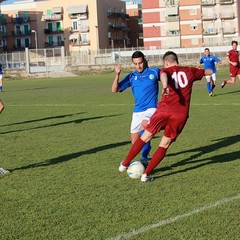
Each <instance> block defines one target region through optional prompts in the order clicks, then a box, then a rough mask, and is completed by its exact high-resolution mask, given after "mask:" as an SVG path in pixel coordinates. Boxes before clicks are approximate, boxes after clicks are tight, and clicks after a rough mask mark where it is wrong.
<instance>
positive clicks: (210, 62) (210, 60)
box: [197, 48, 221, 97]
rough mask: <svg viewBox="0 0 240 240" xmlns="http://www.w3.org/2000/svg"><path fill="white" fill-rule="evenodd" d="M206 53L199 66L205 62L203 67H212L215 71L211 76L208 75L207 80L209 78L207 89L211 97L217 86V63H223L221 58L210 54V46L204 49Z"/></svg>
mask: <svg viewBox="0 0 240 240" xmlns="http://www.w3.org/2000/svg"><path fill="white" fill-rule="evenodd" d="M204 53H205V56H203V57H202V58H201V59H200V61H199V63H198V65H197V68H199V67H200V65H201V64H203V68H204V69H211V70H212V71H213V74H212V75H211V76H206V80H207V84H206V87H207V90H208V94H209V96H210V97H212V96H213V90H214V88H215V87H216V71H217V70H216V63H221V60H220V59H219V58H218V57H216V56H214V55H211V54H210V50H209V48H205V49H204Z"/></svg>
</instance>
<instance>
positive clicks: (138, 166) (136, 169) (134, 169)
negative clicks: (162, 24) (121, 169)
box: [127, 161, 145, 178]
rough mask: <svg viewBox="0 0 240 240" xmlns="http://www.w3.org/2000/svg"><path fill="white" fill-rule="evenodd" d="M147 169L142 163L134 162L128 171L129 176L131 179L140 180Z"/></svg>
mask: <svg viewBox="0 0 240 240" xmlns="http://www.w3.org/2000/svg"><path fill="white" fill-rule="evenodd" d="M144 170H145V168H144V166H143V164H142V163H141V162H138V161H135V162H132V163H131V164H130V165H129V167H128V169H127V174H128V176H129V177H130V178H140V177H141V176H142V174H143V172H144Z"/></svg>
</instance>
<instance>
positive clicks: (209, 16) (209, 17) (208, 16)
mask: <svg viewBox="0 0 240 240" xmlns="http://www.w3.org/2000/svg"><path fill="white" fill-rule="evenodd" d="M215 19H217V14H216V13H205V14H203V15H202V20H205V21H208V20H215Z"/></svg>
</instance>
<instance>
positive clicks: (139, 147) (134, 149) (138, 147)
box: [122, 138, 145, 167]
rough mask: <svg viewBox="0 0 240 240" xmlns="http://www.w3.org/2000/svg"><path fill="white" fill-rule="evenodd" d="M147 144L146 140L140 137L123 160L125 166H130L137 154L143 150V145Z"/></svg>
mask: <svg viewBox="0 0 240 240" xmlns="http://www.w3.org/2000/svg"><path fill="white" fill-rule="evenodd" d="M144 145H145V142H144V141H143V140H142V139H141V138H139V139H138V140H137V141H136V142H135V143H134V144H133V145H132V147H131V149H130V150H129V152H128V155H127V157H126V158H125V160H124V161H123V162H122V165H123V166H126V167H127V166H129V164H130V162H131V161H132V160H133V159H134V158H135V157H136V156H137V154H138V153H139V152H140V151H141V150H142V148H143V146H144Z"/></svg>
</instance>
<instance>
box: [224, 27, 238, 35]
mask: <svg viewBox="0 0 240 240" xmlns="http://www.w3.org/2000/svg"><path fill="white" fill-rule="evenodd" d="M235 32H236V30H235V28H234V27H228V28H225V27H224V28H223V34H234V33H235Z"/></svg>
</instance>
